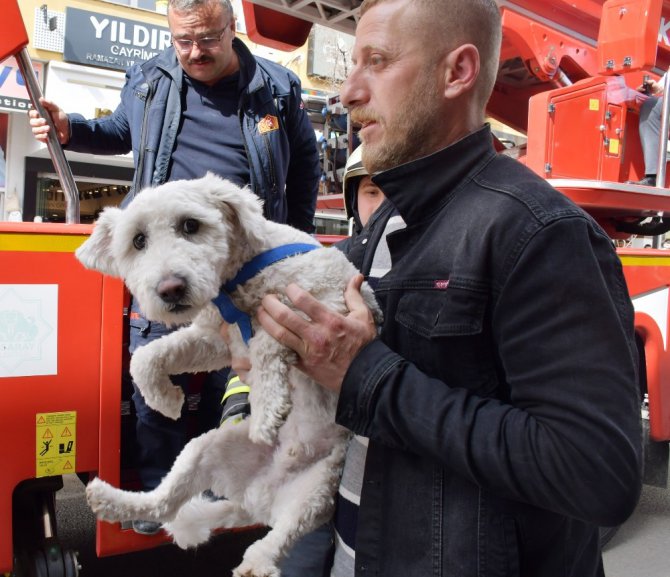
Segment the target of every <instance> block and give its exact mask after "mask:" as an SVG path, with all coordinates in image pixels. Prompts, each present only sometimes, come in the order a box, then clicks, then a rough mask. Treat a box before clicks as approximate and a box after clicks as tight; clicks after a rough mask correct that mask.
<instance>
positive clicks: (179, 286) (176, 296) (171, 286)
mask: <svg viewBox="0 0 670 577" xmlns="http://www.w3.org/2000/svg"><path fill="white" fill-rule="evenodd" d="M156 292H158V296H159V297H161V299H163V300H164V301H165V302H166V303H170V304H176V303H178V302H179V301H180V300H181V299H182V298H184V295H185V294H186V282H185V281H184V279H183V278H179V277H178V276H170V277H168V278H165V279H163V280H162V281H161V282H160V283H158V287H157V289H156Z"/></svg>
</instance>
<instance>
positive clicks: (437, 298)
mask: <svg viewBox="0 0 670 577" xmlns="http://www.w3.org/2000/svg"><path fill="white" fill-rule="evenodd" d="M486 301H487V295H486V293H484V292H478V291H473V290H469V289H464V288H459V287H457V286H453V285H452V284H451V283H450V285H449V287H448V288H447V289H446V290H440V291H437V290H431V291H414V292H408V293H406V294H404V295H403V296H402V297H401V298H400V301H399V302H398V309H397V311H396V320H397V321H398V323H400V324H401V325H403V326H404V327H406V328H408V329H409V330H411V331H413V332H416V333H418V334H419V335H420V336H422V337H425V338H438V337H449V336H469V335H476V334H479V333H481V332H482V328H483V326H484V314H485V313H486Z"/></svg>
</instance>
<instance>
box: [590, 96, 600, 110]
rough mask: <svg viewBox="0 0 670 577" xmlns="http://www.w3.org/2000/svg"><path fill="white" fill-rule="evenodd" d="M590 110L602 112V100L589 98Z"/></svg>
mask: <svg viewBox="0 0 670 577" xmlns="http://www.w3.org/2000/svg"><path fill="white" fill-rule="evenodd" d="M589 110H600V99H598V98H589Z"/></svg>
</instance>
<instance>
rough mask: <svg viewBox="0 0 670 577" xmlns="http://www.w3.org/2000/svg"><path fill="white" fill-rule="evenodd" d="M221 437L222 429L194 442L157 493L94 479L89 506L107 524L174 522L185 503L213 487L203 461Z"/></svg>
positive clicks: (88, 491)
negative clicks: (142, 521) (132, 489)
mask: <svg viewBox="0 0 670 577" xmlns="http://www.w3.org/2000/svg"><path fill="white" fill-rule="evenodd" d="M220 434H221V430H220V429H214V430H212V431H209V432H208V433H205V434H204V435H201V436H200V437H197V438H195V439H193V440H191V441H190V442H189V443H188V444H187V445H186V447H184V449H183V450H182V452H181V453H180V454H179V456H178V457H177V459H176V460H175V462H174V465H173V466H172V469H171V470H170V472H169V473H168V474H167V475H166V476H165V478H164V479H163V480H162V481H161V484H160V485H159V486H158V487H156V488H155V489H154V490H153V491H147V492H143V493H142V492H133V491H124V490H122V489H117V488H116V487H112V486H111V485H110V484H109V483H106V482H105V481H103V480H101V479H94V480H93V481H91V482H90V483H89V484H88V486H87V487H86V498H87V500H88V504H89V506H90V507H91V509H92V510H93V512H94V513H95V514H96V515H97V517H98V518H99V519H103V520H105V521H126V520H131V519H147V520H152V521H159V522H165V521H169V520H171V519H172V518H174V516H175V515H176V514H177V512H178V511H179V509H180V508H181V507H182V505H183V504H184V503H186V502H187V501H189V500H190V499H191V498H192V497H193V496H194V495H198V494H200V493H201V492H202V491H204V490H205V489H209V488H210V487H211V485H212V479H211V477H210V475H208V474H203V472H205V473H206V472H207V471H208V469H207V468H206V467H204V466H203V465H202V461H203V459H204V458H205V456H206V453H207V451H208V450H209V448H210V447H211V445H212V443H213V442H214V440H215V437H216V435H220Z"/></svg>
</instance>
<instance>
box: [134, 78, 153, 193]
mask: <svg viewBox="0 0 670 577" xmlns="http://www.w3.org/2000/svg"><path fill="white" fill-rule="evenodd" d="M156 83H157V81H156V80H154V82H153V83H152V84H148V90H147V98H146V100H145V101H144V114H143V115H142V134H141V135H140V149H139V153H140V157H139V159H138V162H137V171H136V175H135V190H134V191H133V195H136V194H137V193H138V192H139V191H140V190H141V188H142V186H143V185H142V177H143V172H144V161H145V158H146V154H147V151H146V150H145V148H146V138H147V123H148V119H149V108H150V106H151V101H152V100H153V97H154V92H155V91H156ZM149 184H151V183H149Z"/></svg>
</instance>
